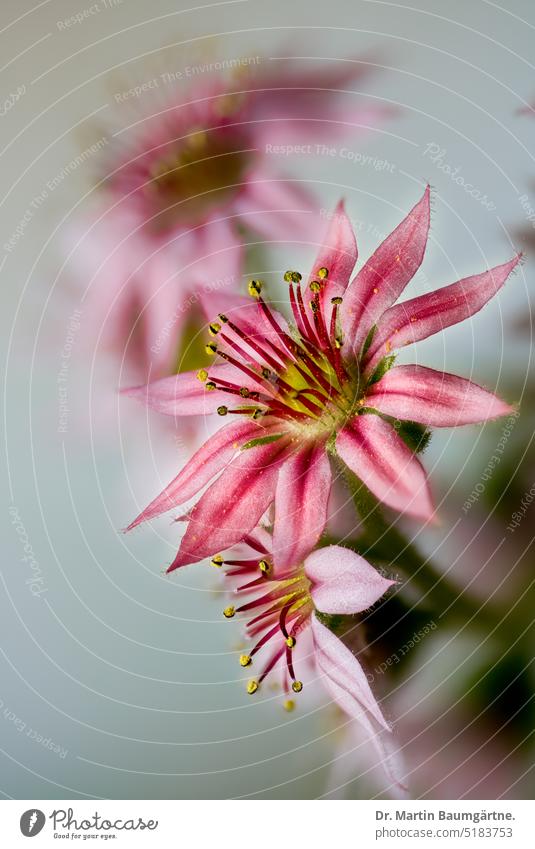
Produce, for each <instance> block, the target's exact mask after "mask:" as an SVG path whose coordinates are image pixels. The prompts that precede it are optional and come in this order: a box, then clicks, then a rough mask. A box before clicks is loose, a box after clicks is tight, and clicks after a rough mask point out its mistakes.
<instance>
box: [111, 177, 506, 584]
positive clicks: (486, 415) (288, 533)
mask: <svg viewBox="0 0 535 849" xmlns="http://www.w3.org/2000/svg"><path fill="white" fill-rule="evenodd" d="M428 229H429V189H426V191H425V193H424V195H423V197H422V199H421V200H420V201H419V202H418V203H417V204H416V206H415V207H414V208H413V209H412V210H411V212H410V213H409V214H408V215H407V217H406V218H405V219H404V220H403V221H402V222H401V224H399V226H398V227H397V228H396V229H395V230H394V231H393V233H392V234H391V235H390V236H388V237H387V238H386V239H385V241H384V242H383V243H382V244H381V245H380V246H379V248H378V249H377V250H376V251H375V253H374V254H373V255H372V256H371V257H370V259H369V260H368V261H367V262H366V263H365V264H364V265H363V266H362V268H361V269H360V270H359V272H358V273H357V275H356V276H355V277H354V278H353V279H351V275H352V271H353V267H354V265H355V262H356V260H357V245H356V241H355V236H354V233H353V230H352V227H351V225H350V222H349V220H348V218H347V216H346V214H345V212H344V208H343V205H342V204H339V206H338V208H337V210H336V214H335V216H334V218H333V221H332V224H331V227H330V229H329V231H328V233H327V235H326V238H325V240H324V244H323V246H322V248H321V250H320V252H319V256H318V258H317V260H316V262H315V263H314V266H313V269H312V273H311V275H310V276H309V279H308V281H307V282H306V284H304V285H302V284H301V275H300V274H298V273H297V272H294V271H290V272H287V273H286V275H285V279H286V280H287V282H288V284H289V300H290V304H291V308H292V312H293V320H294V321H293V326H292V327H290V326H289V324H288V323H287V322H286V320H285V319H284V318H283V317H282V316H281V315H280V314H279V313H276V312H275V311H274V310H273V309H271V308H270V307H269V306H268V304H267V303H266V302H265V301H264V299H263V297H262V294H261V288H262V287H261V284H260V283H259V282H258V281H251V282H250V283H249V291H250V294H251V295H252V296H253V300H252V301H251V302H249V303H247V304H244V303H243V299H229V300H228V309H227V310H226V311H225V313H221V314H220V315H219V316H218V317H217V318H216V319H215V320H214V321H213V323H212V324H211V325H210V331H211V333H212V336H213V342H210V343H209V345H208V346H207V349H208V351H210V352H211V353H213V354H214V356H215V358H216V359H219V363H217V362H216V363H215V364H214V366H213V367H211V368H209V369H202V370H201V371H200V372H198V373H194V372H190V373H187V374H180V375H177V376H174V377H171V378H166V379H163V380H161V381H157V382H155V383H153V384H149V385H148V386H145V387H140V388H137V389H131V390H128V391H127V394H130V395H132V396H134V397H137V398H139V399H140V400H142V401H145V402H146V403H147V404H149V406H151V407H153V408H154V409H156V410H159V411H160V412H162V413H165V414H167V415H171V416H176V417H177V419H180V417H181V416H184V415H186V416H187V415H192V414H199V413H205V414H209V413H216V414H219V415H220V416H221V417H222V418H225V419H226V418H228V417H229V416H230V417H231V418H232V419H234V421H232V423H231V424H227V425H225V426H224V427H222V428H221V429H220V430H219V431H218V432H217V433H216V434H215V435H214V436H212V437H211V438H209V439H208V440H207V441H206V443H205V444H204V445H203V446H202V447H201V448H200V449H199V451H198V452H197V453H196V454H195V455H194V457H193V458H192V459H191V461H190V462H189V463H188V464H187V465H186V467H185V468H184V469H183V470H182V471H181V472H180V474H179V475H178V476H177V477H176V478H175V479H174V481H172V482H171V483H170V484H169V486H168V487H166V489H165V490H164V491H163V492H162V493H161V494H160V495H159V496H158V497H157V498H156V499H155V500H154V501H153V502H152V503H151V504H149V506H148V507H147V508H146V509H145V510H144V511H143V512H142V513H141V514H140V515H139V516H138V518H137V519H135V520H134V522H132V524H131V526H130V527H135V526H136V525H138V524H139V523H140V522H142V521H145V520H147V519H150V518H153V517H154V516H157V515H159V514H160V513H162V512H164V511H166V510H169V509H171V508H174V507H177V506H178V505H180V504H184V503H186V501H188V500H190V499H191V498H193V497H196V496H198V494H199V493H200V491H201V490H202V489H203V488H204V487H205V486H206V485H207V484H209V486H208V488H207V489H206V490H205V492H204V493H203V494H202V495H201V496H200V498H198V500H197V502H196V504H195V506H194V507H193V509H192V510H191V511H190V512H189V514H188V516H187V526H186V531H185V534H184V536H183V539H182V542H181V545H180V549H179V551H178V554H177V556H176V558H175V560H174V562H173V563H172V564H171V566H170V570H172V569H176V568H177V567H179V566H182V565H183V564H185V563H191V562H195V561H198V560H202V559H203V558H204V557H206V556H209V555H211V553H212V552H213V551H215V550H222V549H226V548H228V547H229V546H231V545H233V544H234V543H236V542H237V541H239V540H240V539H243V538H244V536H245V535H247V534H248V533H249V532H250V531H251V530H252V529H253V528H254V527H255V526H256V525H257V524H258V522H259V520H260V519H261V517H262V515H263V514H264V512H265V511H266V510H267V508H268V507H269V506H270V505H271V504H272V503H273V502H274V507H275V520H274V536H273V554H274V557H275V561H276V563H277V565H278V566H279V567H280V568H285V567H287V566H289V565H290V564H292V563H295V562H300V561H301V560H302V559H303V557H304V556H305V554H306V553H307V552H308V551H310V550H311V549H312V548H314V546H315V544H316V543H317V541H318V539H319V537H320V535H321V533H322V532H323V530H324V527H325V522H326V517H327V501H328V497H329V493H330V489H331V483H332V470H331V459H330V458H331V457H332V456H335V455H336V456H337V457H338V458H340V459H341V460H342V461H343V462H344V463H345V464H346V466H347V467H348V468H349V469H350V470H351V471H352V472H353V473H354V474H355V475H356V476H357V477H358V478H359V479H360V480H361V481H363V482H364V484H365V485H366V486H367V487H368V488H369V489H370V490H371V492H372V493H373V494H374V495H375V496H376V497H377V498H378V499H380V500H381V501H383V502H384V503H385V504H386V505H388V506H390V507H393V508H394V509H396V510H399V511H402V512H406V513H409V514H412V515H413V516H416V517H418V518H421V519H424V520H429V519H431V518H432V516H433V512H434V509H433V504H432V500H431V495H430V492H429V487H428V482H427V477H426V474H425V471H424V468H423V466H422V464H421V463H420V461H419V459H418V458H417V456H416V455H415V453H414V452H413V451H412V450H411V448H409V447H408V445H407V444H406V442H405V441H404V440H403V439H402V437H401V436H400V434H399V432H398V430H397V429H396V427H395V426H394V423H397V422H398V421H407V420H408V421H411V422H417V423H420V424H421V425H424V426H426V427H453V426H457V425H464V424H471V423H474V422H483V421H486V420H487V419H493V418H496V417H498V416H502V415H505V414H507V413H509V412H510V411H511V407H510V406H509V405H508V404H506V403H504V402H503V401H501V400H500V399H499V398H497V397H496V396H495V395H493V394H492V393H491V392H488V391H487V390H485V389H483V388H481V387H480V386H478V385H476V384H475V383H472V382H471V381H469V380H466V379H464V378H461V377H456V376H454V375H451V374H447V373H443V372H440V371H435V370H434V369H430V368H426V367H423V366H420V365H404V366H397V367H396V366H394V354H393V351H394V350H395V349H396V348H400V347H402V346H405V345H409V344H411V343H413V342H418V341H419V340H421V339H425V338H426V337H428V336H430V335H431V334H433V333H437V332H438V331H440V330H443V329H444V328H446V327H449V326H450V325H452V324H456V323H458V322H460V321H462V320H464V319H466V318H468V317H469V316H472V315H474V313H476V312H477V311H478V310H480V309H481V308H482V307H483V306H484V305H485V304H486V303H487V301H488V300H490V298H491V297H492V296H493V295H494V294H496V292H497V291H498V290H499V289H500V288H501V286H502V285H503V283H504V282H505V280H506V279H507V277H508V276H509V274H510V273H511V271H512V270H513V268H514V267H515V266H516V265H517V263H518V261H519V257H518V256H515V257H514V258H513V259H511V260H509V261H508V262H506V263H504V264H503V265H500V266H497V267H496V268H492V269H490V270H487V271H484V272H482V273H480V274H476V275H474V276H470V277H466V278H464V279H463V280H459V281H458V282H456V283H453V284H451V285H449V286H445V287H443V288H441V289H437V290H436V291H434V292H431V293H430V294H426V295H421V296H419V297H416V298H411V299H410V300H408V301H404V302H402V303H399V304H395V302H396V301H397V299H398V297H399V296H400V295H401V293H402V292H403V290H404V288H405V286H406V285H407V283H408V282H409V280H410V279H411V278H412V276H413V275H414V273H415V272H416V270H417V269H418V267H419V266H420V264H421V262H422V259H423V256H424V250H425V246H426V242H427V236H428Z"/></svg>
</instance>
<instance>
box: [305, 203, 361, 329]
mask: <svg viewBox="0 0 535 849" xmlns="http://www.w3.org/2000/svg"><path fill="white" fill-rule="evenodd" d="M357 254H358V252H357V241H356V239H355V233H354V232H353V227H352V225H351V221H350V220H349V218H348V216H347V213H346V211H345V207H344V202H343V201H342V200H341V201H339V203H338V205H337V206H336V209H335V210H334V213H333V216H332V219H331V223H330V225H329V227H328V230H327V233H326V234H325V237H324V239H323V243H322V245H321V247H320V250H319V253H318V256H317V257H316V261H315V263H314V265H313V267H312V273H311V275H310V278H309V281H308V286H309V288H308V291H307V293H306V297H305V302H308V301H309V300H310V298H311V297H313V293H311V292H310V283H311V282H312V281H313V280H320V281H321V278H320V277H319V274H318V273H319V270H320V268H326V269H327V271H328V277H327V278H326V279H325V280H324V281H323V283H322V287H321V291H320V304H321V305H322V309H323V311H324V314H325V311H326V310H327V311H328V315H329V316H330V309H331V307H330V303H331V298H334V297H342V296H343V295H344V293H345V290H346V288H347V284H348V283H349V278H350V277H351V274H352V272H353V269H354V267H355V263H356V261H357ZM327 327H329V325H328V324H327Z"/></svg>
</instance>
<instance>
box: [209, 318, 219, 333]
mask: <svg viewBox="0 0 535 849" xmlns="http://www.w3.org/2000/svg"><path fill="white" fill-rule="evenodd" d="M220 330H221V325H220V324H219V322H218V321H213V322H212V323H211V324H209V325H208V333H209V334H210V336H217V334H218V333H219V331H220Z"/></svg>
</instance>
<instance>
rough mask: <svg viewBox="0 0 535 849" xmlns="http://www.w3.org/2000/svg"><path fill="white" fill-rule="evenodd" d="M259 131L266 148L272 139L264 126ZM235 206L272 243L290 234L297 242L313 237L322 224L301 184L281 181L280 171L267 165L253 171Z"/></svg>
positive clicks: (284, 238) (281, 240)
mask: <svg viewBox="0 0 535 849" xmlns="http://www.w3.org/2000/svg"><path fill="white" fill-rule="evenodd" d="M261 126H262V125H261ZM264 126H265V125H264ZM259 133H260V136H261V142H260V143H261V146H262V147H263V148H265V147H266V143H267V141H268V139H267V138H266V137H265V134H264V133H263V131H262V129H261V130H260V131H259ZM235 206H236V209H237V212H238V213H239V215H240V217H241V218H242V221H243V224H245V225H246V227H248V228H249V229H251V230H253V231H255V232H257V233H260V235H261V236H263V237H264V238H265V239H267V240H269V241H272V242H286V241H288V237H289V235H290V234H291V238H292V240H295V241H300V240H301V239H307V240H309V239H311V238H312V237H313V235H314V232H315V231H316V229H317V226H318V225H317V220H316V219H317V216H315V215H314V214H313V209H314V202H313V198H312V197H311V195H310V194H309V193H308V192H307V191H305V190H304V189H303V187H302V186H301V185H300V184H299V183H296V182H295V181H293V180H289V179H286V180H281V179H280V176H279V173H278V171H273V172H270V171H268V169H267V168H264V169H262V170H260V169H258V170H257V171H255V172H254V173H252V174H249V176H248V181H247V190H246V191H244V192H243V193H242V194H241V195H240V197H239V198H238V199H237V200H236V202H235ZM311 227H312V228H313V229H312V236H311V232H310V228H311Z"/></svg>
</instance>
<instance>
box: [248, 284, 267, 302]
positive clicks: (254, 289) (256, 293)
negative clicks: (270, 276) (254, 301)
mask: <svg viewBox="0 0 535 849" xmlns="http://www.w3.org/2000/svg"><path fill="white" fill-rule="evenodd" d="M262 286H263V284H262V281H261V280H249V282H248V284H247V290H248V292H249V294H250V295H251V297H253V298H259V297H260V292H261V291H262Z"/></svg>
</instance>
